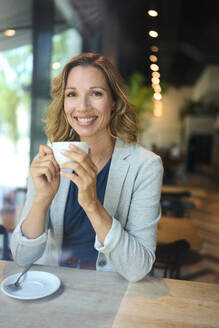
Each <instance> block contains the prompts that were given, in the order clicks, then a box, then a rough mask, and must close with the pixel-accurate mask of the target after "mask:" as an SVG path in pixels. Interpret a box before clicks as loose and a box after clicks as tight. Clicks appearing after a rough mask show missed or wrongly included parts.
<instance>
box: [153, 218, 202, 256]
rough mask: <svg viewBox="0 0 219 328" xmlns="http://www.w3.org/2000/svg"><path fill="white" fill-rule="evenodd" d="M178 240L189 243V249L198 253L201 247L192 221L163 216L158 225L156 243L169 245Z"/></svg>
mask: <svg viewBox="0 0 219 328" xmlns="http://www.w3.org/2000/svg"><path fill="white" fill-rule="evenodd" d="M179 239H185V240H186V241H188V242H189V243H190V248H191V249H192V250H194V251H198V250H200V249H201V247H202V241H201V239H200V237H199V234H198V232H197V229H196V227H195V226H194V224H193V223H192V220H191V219H190V218H189V219H186V218H175V217H172V216H171V217H166V216H163V217H162V218H161V219H160V221H159V223H158V231H157V241H158V243H165V244H166V243H171V242H174V241H176V240H179Z"/></svg>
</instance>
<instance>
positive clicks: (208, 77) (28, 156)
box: [0, 0, 219, 328]
mask: <svg viewBox="0 0 219 328" xmlns="http://www.w3.org/2000/svg"><path fill="white" fill-rule="evenodd" d="M218 12H219V3H218V1H214V0H209V1H198V2H197V1H189V0H167V1H164V0H153V1H150V0H137V1H136V0H135V1H134V0H121V1H118V0H117V1H116V0H19V1H15V0H7V1H6V0H2V1H0V63H1V65H0V83H1V90H0V101H1V104H2V105H1V107H0V145H1V162H0V168H1V170H0V171H1V172H0V260H1V261H6V262H11V263H13V258H12V255H11V250H10V238H11V234H12V232H13V230H14V228H15V226H16V224H17V223H18V221H19V217H20V214H21V212H22V208H23V205H24V202H25V196H26V187H27V177H28V171H29V166H30V163H31V161H32V159H33V157H34V156H35V155H36V153H37V151H38V147H39V145H40V144H42V143H44V144H45V143H46V142H47V139H46V136H45V134H44V132H43V131H44V130H43V129H44V125H43V123H42V122H41V118H42V115H43V114H44V112H45V110H46V107H47V106H48V104H49V102H50V100H51V98H50V90H51V81H52V79H53V78H54V77H55V76H56V75H58V74H59V73H60V72H61V70H62V68H63V66H64V64H65V62H67V60H69V59H70V58H71V57H73V56H75V55H78V54H80V53H82V52H89V51H93V52H97V53H103V54H104V55H105V56H107V57H108V58H109V59H110V60H111V61H112V62H113V63H114V64H115V65H116V66H117V67H118V68H119V70H120V72H121V74H122V76H123V78H124V80H125V82H126V85H127V90H128V95H129V98H130V101H131V102H132V104H133V105H134V106H135V109H136V114H137V118H138V122H139V131H140V133H139V143H140V144H141V145H142V146H143V147H145V148H146V149H149V150H151V151H153V152H154V153H156V154H158V155H159V156H160V157H161V159H162V162H163V166H164V177H163V186H162V193H161V200H160V205H161V209H162V215H161V219H160V221H159V223H158V230H157V249H156V261H155V263H154V266H153V269H152V271H151V273H150V275H151V277H153V278H156V279H163V278H165V279H166V278H167V279H171V280H174V281H175V280H179V281H183V282H185V281H186V282H198V283H207V284H209V285H210V284H214V286H216V285H218V284H219V42H218V32H219V19H218ZM15 163H16V164H15ZM2 263H3V262H2ZM82 275H84V273H83V274H82ZM215 288H216V287H215ZM0 311H1V310H0ZM0 319H1V318H0ZM119 322H120V321H119ZM212 322H213V321H212ZM217 323H218V321H217ZM120 324H121V322H120ZM149 326H150V325H149ZM149 326H148V327H149ZM78 327H82V326H78ZM83 327H87V326H86V325H84V326H83ZM95 327H97V326H95ZM98 327H100V326H98ZM101 327H103V326H101ZM104 327H105V326H104ZM107 327H108V326H107ZM110 327H111V326H110ZM113 327H123V325H122V324H121V325H119V324H115V325H114V326H113ZM124 327H133V328H134V327H143V326H140V325H139V326H138V325H136V326H135V325H133V326H131V325H130V326H129V325H124ZM150 327H155V326H152V325H151V326H150ZM156 327H164V326H161V325H157V326H156ZM165 327H169V326H168V325H166V326H165ZM170 327H177V326H172V325H170ZM178 327H180V325H179V326H178ZM183 327H216V325H215V326H214V324H213V323H212V325H210V323H209V325H208V324H206V325H203V326H202V325H200V326H199V325H198V324H197V325H194V326H192V325H191V326H190V325H188V326H187V325H185V326H183Z"/></svg>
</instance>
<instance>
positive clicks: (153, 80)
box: [151, 77, 160, 84]
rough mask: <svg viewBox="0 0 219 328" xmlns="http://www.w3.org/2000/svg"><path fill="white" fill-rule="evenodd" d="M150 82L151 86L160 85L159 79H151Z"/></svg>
mask: <svg viewBox="0 0 219 328" xmlns="http://www.w3.org/2000/svg"><path fill="white" fill-rule="evenodd" d="M151 82H152V83H153V84H160V79H159V78H158V77H152V79H151Z"/></svg>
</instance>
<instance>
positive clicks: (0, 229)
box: [0, 225, 11, 261]
mask: <svg viewBox="0 0 219 328" xmlns="http://www.w3.org/2000/svg"><path fill="white" fill-rule="evenodd" d="M0 234H1V235H3V253H2V260H7V261H8V260H11V256H10V250H9V248H8V232H7V230H6V229H5V227H4V226H3V225H0Z"/></svg>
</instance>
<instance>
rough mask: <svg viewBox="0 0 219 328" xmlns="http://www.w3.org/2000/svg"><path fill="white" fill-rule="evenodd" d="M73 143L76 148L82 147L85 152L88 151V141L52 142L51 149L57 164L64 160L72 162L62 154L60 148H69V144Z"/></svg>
mask: <svg viewBox="0 0 219 328" xmlns="http://www.w3.org/2000/svg"><path fill="white" fill-rule="evenodd" d="M70 144H71V145H75V146H77V147H78V148H80V149H82V150H83V151H85V152H86V153H88V143H87V142H83V141H61V142H53V144H52V150H53V154H54V157H55V160H56V162H57V163H58V164H59V165H62V164H63V163H65V162H73V161H72V160H71V159H70V158H68V157H66V156H64V155H63V154H62V153H61V151H62V150H70V149H69V145H70Z"/></svg>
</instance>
